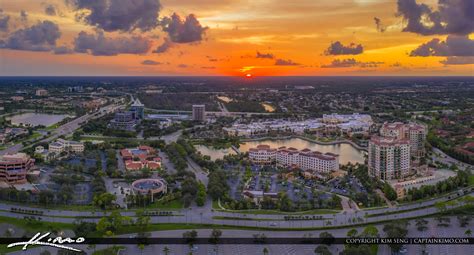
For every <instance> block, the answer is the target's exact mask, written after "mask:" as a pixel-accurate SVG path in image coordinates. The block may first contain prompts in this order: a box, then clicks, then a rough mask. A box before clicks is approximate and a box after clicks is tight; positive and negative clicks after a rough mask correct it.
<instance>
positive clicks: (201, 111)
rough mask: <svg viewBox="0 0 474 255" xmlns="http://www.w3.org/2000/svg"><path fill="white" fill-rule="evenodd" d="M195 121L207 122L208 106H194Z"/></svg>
mask: <svg viewBox="0 0 474 255" xmlns="http://www.w3.org/2000/svg"><path fill="white" fill-rule="evenodd" d="M193 120H195V121H205V120H206V106H205V105H203V104H195V105H193Z"/></svg>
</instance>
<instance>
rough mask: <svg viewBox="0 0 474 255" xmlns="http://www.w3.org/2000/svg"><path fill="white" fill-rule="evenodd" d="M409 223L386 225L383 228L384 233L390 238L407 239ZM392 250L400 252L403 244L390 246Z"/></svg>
mask: <svg viewBox="0 0 474 255" xmlns="http://www.w3.org/2000/svg"><path fill="white" fill-rule="evenodd" d="M407 225H408V223H407V222H406V221H397V222H391V223H388V224H385V225H384V226H383V231H384V232H385V234H386V235H387V237H388V238H405V237H406V236H407V233H408V230H407ZM389 246H390V248H391V249H392V251H394V252H398V251H400V248H402V244H393V243H392V244H389Z"/></svg>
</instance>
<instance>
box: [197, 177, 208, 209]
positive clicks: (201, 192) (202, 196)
mask: <svg viewBox="0 0 474 255" xmlns="http://www.w3.org/2000/svg"><path fill="white" fill-rule="evenodd" d="M206 197H207V194H206V186H204V184H202V183H201V182H199V184H198V192H197V197H196V204H197V205H198V206H204V204H205V203H206Z"/></svg>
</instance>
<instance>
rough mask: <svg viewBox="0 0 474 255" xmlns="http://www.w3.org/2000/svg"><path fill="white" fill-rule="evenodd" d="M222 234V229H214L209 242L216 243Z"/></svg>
mask: <svg viewBox="0 0 474 255" xmlns="http://www.w3.org/2000/svg"><path fill="white" fill-rule="evenodd" d="M221 235H222V231H221V230H219V229H213V230H212V232H211V236H210V238H209V242H211V243H213V244H216V243H217V242H218V241H219V238H220V237H221Z"/></svg>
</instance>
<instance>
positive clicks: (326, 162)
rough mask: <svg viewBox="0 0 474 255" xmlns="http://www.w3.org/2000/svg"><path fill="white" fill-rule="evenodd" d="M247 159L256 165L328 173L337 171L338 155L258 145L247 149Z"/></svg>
mask: <svg viewBox="0 0 474 255" xmlns="http://www.w3.org/2000/svg"><path fill="white" fill-rule="evenodd" d="M249 159H250V161H252V162H253V163H255V164H258V165H267V164H271V163H276V165H277V166H282V167H298V168H301V169H302V170H309V171H315V172H319V173H329V172H331V171H335V170H337V169H339V155H336V154H333V153H325V154H323V153H321V152H318V151H311V150H309V149H304V150H297V149H295V148H286V147H280V148H278V149H273V148H270V146H268V145H259V146H257V147H256V148H251V149H249Z"/></svg>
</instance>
